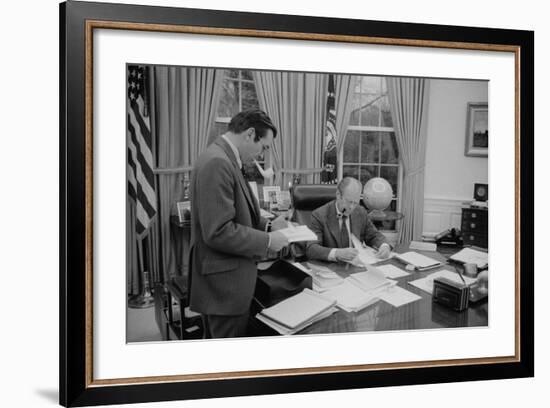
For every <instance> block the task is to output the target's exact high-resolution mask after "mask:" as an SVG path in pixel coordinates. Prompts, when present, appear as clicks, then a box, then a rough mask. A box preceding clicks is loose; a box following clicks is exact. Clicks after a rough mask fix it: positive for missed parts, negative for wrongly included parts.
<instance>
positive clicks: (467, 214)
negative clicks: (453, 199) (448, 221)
mask: <svg viewBox="0 0 550 408" xmlns="http://www.w3.org/2000/svg"><path fill="white" fill-rule="evenodd" d="M462 221H476V222H484V223H485V224H487V211H486V210H472V209H469V208H468V209H463V210H462Z"/></svg>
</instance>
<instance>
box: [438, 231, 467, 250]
mask: <svg viewBox="0 0 550 408" xmlns="http://www.w3.org/2000/svg"><path fill="white" fill-rule="evenodd" d="M434 239H435V242H436V243H437V244H438V245H456V246H462V244H463V240H462V233H461V232H460V230H459V229H458V228H451V229H446V230H444V231H441V232H440V233H439V234H437V235H436V236H435V237H434Z"/></svg>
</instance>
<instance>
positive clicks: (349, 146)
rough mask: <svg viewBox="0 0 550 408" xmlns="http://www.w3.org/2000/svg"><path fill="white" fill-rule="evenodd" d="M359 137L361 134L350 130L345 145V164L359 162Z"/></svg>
mask: <svg viewBox="0 0 550 408" xmlns="http://www.w3.org/2000/svg"><path fill="white" fill-rule="evenodd" d="M359 137H360V132H359V131H357V130H349V131H348V135H347V137H346V141H345V143H344V163H358V162H359Z"/></svg>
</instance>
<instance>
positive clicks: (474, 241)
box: [462, 231, 488, 248]
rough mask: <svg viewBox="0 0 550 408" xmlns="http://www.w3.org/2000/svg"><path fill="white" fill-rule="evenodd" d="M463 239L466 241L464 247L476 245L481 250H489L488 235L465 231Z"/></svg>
mask: <svg viewBox="0 0 550 408" xmlns="http://www.w3.org/2000/svg"><path fill="white" fill-rule="evenodd" d="M462 238H463V240H464V245H475V246H478V247H480V248H487V246H488V237H487V235H486V234H479V233H472V232H464V231H463V232H462Z"/></svg>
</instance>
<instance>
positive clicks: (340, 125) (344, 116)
mask: <svg viewBox="0 0 550 408" xmlns="http://www.w3.org/2000/svg"><path fill="white" fill-rule="evenodd" d="M356 84H357V77H356V76H353V75H334V99H335V104H334V107H335V110H336V136H335V138H336V146H337V153H340V152H341V151H342V149H343V148H344V142H345V141H346V135H347V133H348V125H349V117H350V115H351V111H352V108H353V103H352V102H353V94H354V92H355V85H356Z"/></svg>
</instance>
